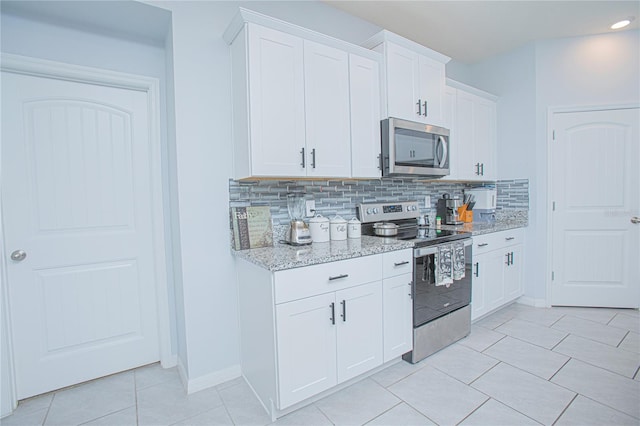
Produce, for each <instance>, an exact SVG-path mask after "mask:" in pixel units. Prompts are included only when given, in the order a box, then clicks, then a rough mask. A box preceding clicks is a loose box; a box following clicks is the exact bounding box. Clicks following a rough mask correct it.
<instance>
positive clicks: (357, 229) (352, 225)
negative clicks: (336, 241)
mask: <svg viewBox="0 0 640 426" xmlns="http://www.w3.org/2000/svg"><path fill="white" fill-rule="evenodd" d="M361 236H362V226H361V225H360V221H359V220H358V219H357V218H355V217H354V218H351V220H349V222H347V237H349V238H360V237H361Z"/></svg>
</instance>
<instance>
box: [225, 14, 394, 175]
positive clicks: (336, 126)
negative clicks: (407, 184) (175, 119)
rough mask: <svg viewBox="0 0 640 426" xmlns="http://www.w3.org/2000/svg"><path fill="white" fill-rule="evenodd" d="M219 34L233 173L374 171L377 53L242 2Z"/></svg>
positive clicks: (377, 129) (377, 143) (377, 119)
mask: <svg viewBox="0 0 640 426" xmlns="http://www.w3.org/2000/svg"><path fill="white" fill-rule="evenodd" d="M224 39H225V40H226V41H227V43H229V44H230V45H231V66H232V91H233V135H234V160H233V164H234V178H235V179H242V178H247V177H345V178H349V177H374V178H376V177H380V173H381V171H380V170H379V169H378V156H379V155H380V116H379V113H380V95H379V90H380V85H379V81H380V77H379V75H380V64H381V61H382V57H381V55H379V54H378V53H376V52H372V51H369V50H367V49H364V48H362V47H360V46H356V45H353V44H350V43H347V42H344V41H341V40H337V39H334V38H331V37H328V36H325V35H322V34H319V33H315V32H313V31H310V30H306V29H304V28H301V27H298V26H295V25H291V24H288V23H286V22H283V21H279V20H274V19H272V18H269V17H267V16H264V15H261V14H258V13H255V12H251V11H249V10H246V9H242V8H240V12H239V13H238V15H237V16H236V17H235V18H234V20H233V21H232V22H231V24H230V25H229V28H227V31H225V34H224ZM352 153H353V156H352ZM352 158H355V160H353V161H352Z"/></svg>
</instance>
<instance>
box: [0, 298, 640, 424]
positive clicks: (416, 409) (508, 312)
mask: <svg viewBox="0 0 640 426" xmlns="http://www.w3.org/2000/svg"><path fill="white" fill-rule="evenodd" d="M639 329H640V316H639V315H638V311H637V310H623V309H620V310H617V309H588V308H552V309H536V308H531V307H528V306H524V305H518V304H514V305H511V306H509V307H506V308H504V309H502V310H500V311H498V312H496V313H494V314H492V315H490V316H489V317H487V318H484V319H483V320H481V321H479V322H477V323H475V324H474V325H473V326H472V332H471V335H470V336H469V337H467V338H466V339H463V340H462V341H460V342H458V343H456V344H454V345H452V346H450V347H448V348H446V349H444V350H442V351H440V352H439V353H437V354H434V355H433V356H431V357H429V358H427V359H426V360H424V361H423V362H421V363H419V364H416V365H411V364H408V363H405V362H404V361H403V362H400V363H398V364H395V365H392V366H391V367H389V368H387V369H385V370H383V371H381V372H379V373H377V374H375V375H374V376H371V377H370V378H367V379H364V380H362V381H360V382H358V383H356V384H354V385H353V386H350V387H349V388H346V389H344V390H342V391H340V392H338V393H335V394H333V395H330V396H328V397H326V398H324V399H322V400H320V401H317V402H316V403H314V404H311V405H308V406H306V407H305V408H302V409H300V410H298V411H296V412H294V413H291V414H289V415H287V416H285V417H283V418H281V419H279V420H278V421H277V422H276V424H278V425H332V424H334V425H363V424H370V425H394V426H395V425H433V424H439V425H454V424H463V425H535V424H545V425H552V424H553V425H590V424H593V425H626V424H629V425H639V424H640V373H639V371H638V370H639V367H640V339H639V338H638V333H639V331H640V330H639ZM0 424H2V425H3V426H12V425H20V426H32V425H62V426H73V425H81V424H82V425H94V426H97V425H105V426H128V425H140V426H145V425H184V426H186V425H192V426H210V425H234V424H235V425H267V424H270V419H269V417H268V416H267V414H266V412H265V411H264V410H263V408H262V406H261V405H260V404H259V403H258V401H257V399H256V398H255V397H254V396H253V394H252V393H251V391H250V389H249V387H248V386H247V385H246V383H244V381H243V380H242V379H235V380H232V381H230V382H227V383H224V384H222V385H219V386H217V387H215V388H210V389H206V390H203V391H201V392H197V393H194V394H192V395H185V393H184V391H183V388H182V385H181V384H180V379H179V377H178V374H177V372H176V370H175V369H169V370H163V369H162V368H160V367H159V366H158V365H156V364H154V365H150V366H146V367H142V368H139V369H136V370H133V371H127V372H124V373H120V374H116V375H114V376H110V377H106V378H103V379H99V380H95V381H92V382H89V383H85V384H82V385H78V386H75V387H72V388H68V389H63V390H60V391H57V392H52V393H50V394H46V395H42V396H39V397H35V398H31V399H28V400H25V401H22V402H21V403H20V404H19V406H18V409H17V410H16V411H15V412H14V414H13V415H11V416H9V417H6V418H4V419H2V420H0Z"/></svg>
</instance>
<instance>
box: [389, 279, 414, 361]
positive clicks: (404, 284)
mask: <svg viewBox="0 0 640 426" xmlns="http://www.w3.org/2000/svg"><path fill="white" fill-rule="evenodd" d="M412 280H413V275H412V274H411V273H409V274H402V275H398V276H395V277H391V278H386V279H385V280H384V281H383V291H384V298H383V303H384V306H383V310H384V335H383V338H384V362H387V361H391V360H392V359H393V358H396V357H399V356H400V355H402V354H404V353H406V352H409V351H410V350H411V349H412V348H413V303H412V302H413V300H412V299H411V284H412Z"/></svg>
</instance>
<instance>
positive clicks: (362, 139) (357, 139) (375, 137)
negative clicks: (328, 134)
mask: <svg viewBox="0 0 640 426" xmlns="http://www.w3.org/2000/svg"><path fill="white" fill-rule="evenodd" d="M349 87H350V91H349V97H350V107H351V111H350V112H351V176H352V177H355V178H379V177H380V176H381V172H382V171H381V170H380V149H381V147H380V64H379V62H377V61H374V60H372V59H369V58H365V57H362V56H359V55H354V54H349Z"/></svg>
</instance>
